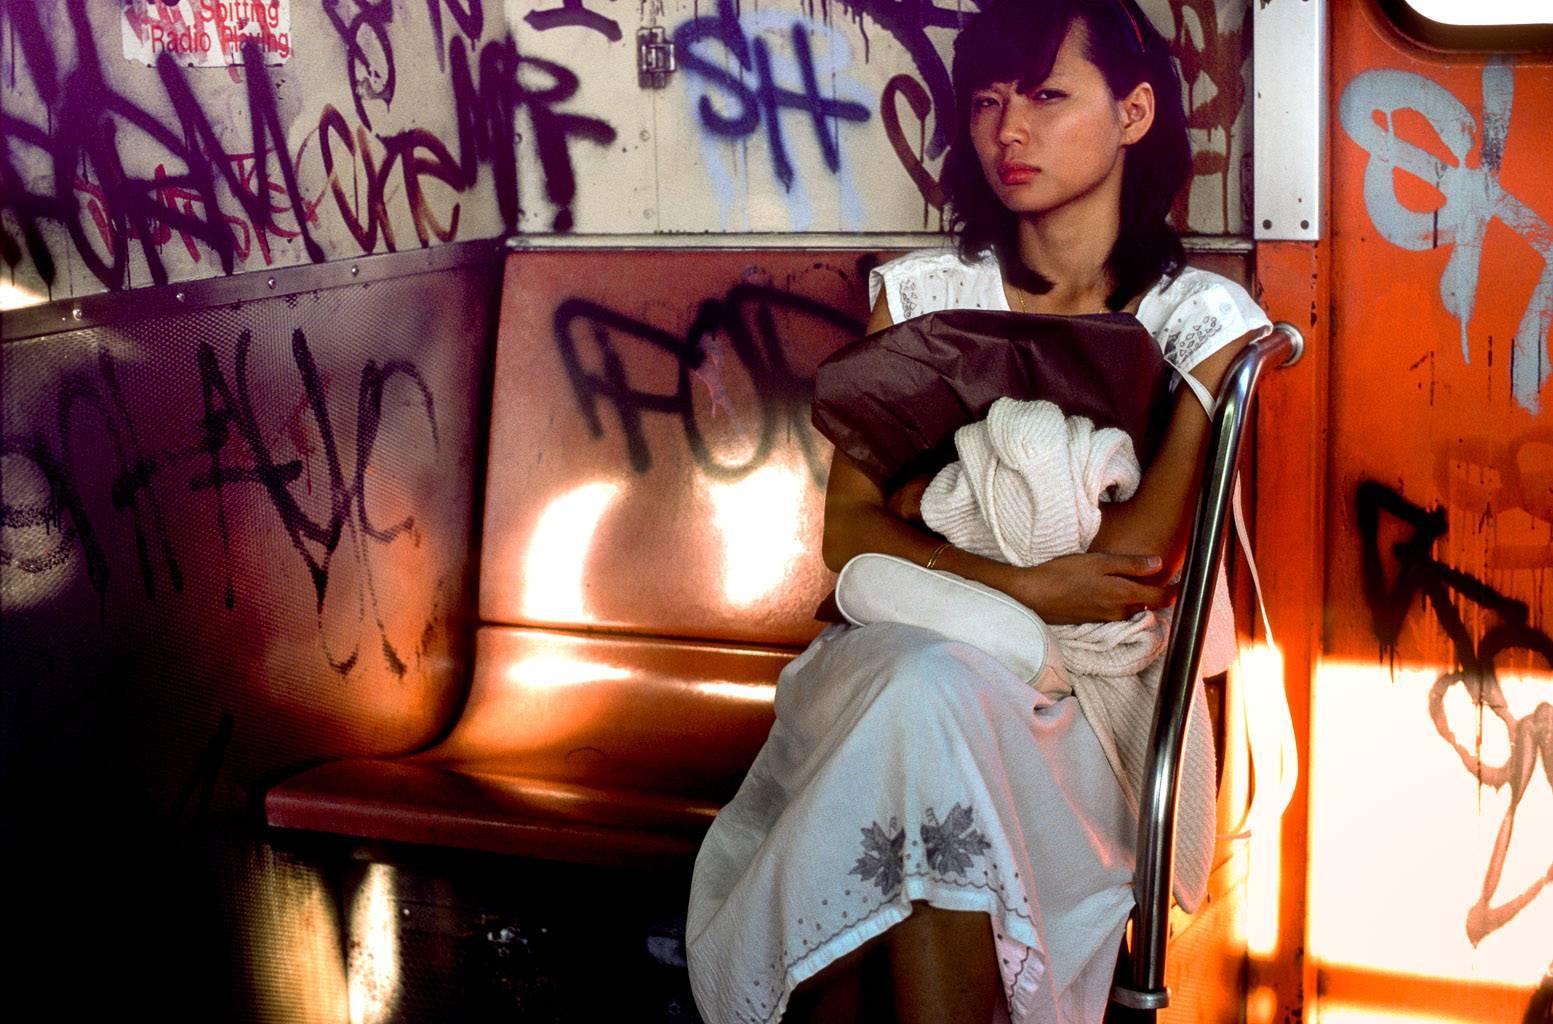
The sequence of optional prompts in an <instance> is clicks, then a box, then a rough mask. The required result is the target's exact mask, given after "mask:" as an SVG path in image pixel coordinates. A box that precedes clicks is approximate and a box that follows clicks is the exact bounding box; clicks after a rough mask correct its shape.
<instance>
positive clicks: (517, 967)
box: [8, 828, 700, 1024]
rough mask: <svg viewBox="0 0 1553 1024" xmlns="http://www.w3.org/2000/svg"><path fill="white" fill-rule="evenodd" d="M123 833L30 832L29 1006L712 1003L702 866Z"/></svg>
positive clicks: (23, 967)
mask: <svg viewBox="0 0 1553 1024" xmlns="http://www.w3.org/2000/svg"><path fill="white" fill-rule="evenodd" d="M110 834H111V833H109V832H103V833H99V835H98V841H97V842H95V843H90V844H80V843H68V844H64V843H58V842H47V843H45V844H43V845H40V846H37V847H34V848H33V849H31V850H30V851H29V850H27V849H25V848H22V847H19V846H18V845H17V844H12V855H13V858H15V859H13V863H12V868H13V873H12V876H11V877H12V880H13V884H16V886H17V889H16V902H15V903H14V904H13V905H12V907H11V910H12V911H13V912H14V913H15V916H12V915H10V914H8V918H9V921H8V923H9V924H12V925H13V926H19V927H16V928H15V930H13V932H12V934H13V936H16V937H18V938H20V940H21V941H20V943H19V946H20V950H19V952H18V953H17V954H13V956H12V957H11V960H12V965H13V969H14V970H15V973H14V974H13V978H14V979H15V982H16V988H14V989H13V992H27V991H29V990H30V991H31V992H32V993H34V994H33V996H32V997H29V998H24V999H19V1001H18V1003H17V1005H33V1006H40V1007H41V1006H50V1005H53V1006H56V1007H58V1008H59V1010H60V1011H62V1012H61V1013H59V1014H51V1016H56V1017H58V1018H59V1019H68V1020H92V1019H98V1018H100V1017H106V1016H113V1017H120V1016H122V1015H124V1014H125V1013H126V1011H128V1012H130V1013H135V1014H137V1015H138V1014H144V1015H146V1016H148V1017H149V1018H150V1019H153V1020H157V1021H177V1020H199V1021H211V1022H215V1021H238V1022H276V1024H301V1022H308V1024H312V1022H319V1024H335V1022H338V1024H346V1022H349V1024H374V1022H376V1024H386V1022H390V1021H392V1022H396V1024H397V1022H404V1024H410V1022H423V1021H424V1022H437V1024H462V1022H483V1021H503V1022H511V1021H523V1022H540V1024H549V1022H571V1021H599V1020H621V1021H624V1020H629V1021H633V1022H634V1021H642V1022H699V1021H700V1017H699V1015H698V1014H697V1013H696V1010H695V1005H694V1002H693V1000H692V998H691V995H690V987H689V979H688V976H687V975H686V971H685V966H684V945H683V933H684V911H685V905H684V901H685V893H686V891H687V887H688V877H687V874H686V873H680V874H678V875H677V876H672V877H671V876H665V875H663V874H643V873H634V872H626V871H605V870H601V869H581V868H576V867H570V866H566V865H556V864H549V863H541V862H535V861H522V860H517V859H514V858H510V857H498V856H493V855H486V854H477V853H467V852H462V851H450V850H441V849H435V850H431V849H420V848H407V847H393V846H386V847H385V846H379V845H373V844H367V843H359V842H351V841H349V840H342V839H338V838H330V837H318V836H311V835H278V834H275V833H272V832H265V833H263V834H262V835H261V834H258V832H257V830H252V829H233V830H231V831H226V832H221V831H215V830H210V829H205V828H202V829H199V830H198V831H196V830H188V831H182V832H178V831H174V832H168V833H166V834H164V835H162V836H160V837H159V838H156V839H149V838H148V837H147V836H145V835H144V834H143V833H142V834H140V835H136V834H135V833H133V832H126V833H124V834H123V836H122V838H121V839H116V840H112V841H109V840H108V839H107V838H106V837H107V836H108V835H110ZM51 838H52V839H59V838H61V837H60V836H58V835H55V836H53V837H51ZM29 861H30V862H31V863H28V862H29ZM687 870H688V869H687ZM19 880H20V881H19Z"/></svg>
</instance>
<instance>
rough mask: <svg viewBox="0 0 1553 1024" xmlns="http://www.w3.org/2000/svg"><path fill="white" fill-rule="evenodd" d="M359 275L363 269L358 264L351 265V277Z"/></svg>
mask: <svg viewBox="0 0 1553 1024" xmlns="http://www.w3.org/2000/svg"><path fill="white" fill-rule="evenodd" d="M359 273H361V268H360V267H358V266H356V264H354V263H352V264H351V277H355V276H356V275H357V274H359Z"/></svg>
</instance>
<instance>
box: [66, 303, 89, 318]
mask: <svg viewBox="0 0 1553 1024" xmlns="http://www.w3.org/2000/svg"><path fill="white" fill-rule="evenodd" d="M85 317H86V313H85V311H83V310H82V309H81V307H80V306H76V307H74V308H72V309H71V310H70V319H72V320H82V319H85Z"/></svg>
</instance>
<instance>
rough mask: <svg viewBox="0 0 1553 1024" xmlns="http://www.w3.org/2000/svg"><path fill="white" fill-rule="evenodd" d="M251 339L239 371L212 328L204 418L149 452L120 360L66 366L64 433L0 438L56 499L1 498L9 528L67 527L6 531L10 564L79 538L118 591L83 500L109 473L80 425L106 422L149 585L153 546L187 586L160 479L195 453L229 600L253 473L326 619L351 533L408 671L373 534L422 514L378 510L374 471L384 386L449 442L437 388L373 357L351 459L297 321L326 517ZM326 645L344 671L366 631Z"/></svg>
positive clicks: (148, 591) (201, 371)
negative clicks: (11, 543) (390, 516)
mask: <svg viewBox="0 0 1553 1024" xmlns="http://www.w3.org/2000/svg"><path fill="white" fill-rule="evenodd" d="M252 348H253V338H252V335H251V334H250V333H249V332H248V331H246V330H245V331H243V332H242V333H241V334H240V335H239V336H238V339H237V345H236V352H235V355H234V360H233V368H232V372H231V375H230V376H228V374H227V373H226V372H225V371H224V370H223V369H222V367H221V365H220V360H219V359H218V357H217V355H216V351H215V349H214V347H213V346H211V345H210V344H209V343H208V342H202V343H201V344H200V345H199V347H198V349H197V350H196V356H195V362H196V369H197V374H198V379H199V387H200V390H201V394H202V396H203V408H204V412H203V415H202V416H201V418H200V419H199V421H198V422H197V423H196V424H195V431H196V435H197V441H196V442H195V443H194V444H192V445H190V446H189V447H187V448H185V449H181V450H179V449H167V450H161V451H157V452H147V451H145V450H143V449H142V447H141V445H140V441H139V436H138V433H137V430H136V428H135V420H134V417H133V416H132V415H131V412H130V409H129V406H128V404H127V403H126V402H125V400H124V395H123V393H122V388H121V386H120V382H119V376H118V370H117V368H116V365H115V363H114V361H113V359H112V357H111V356H110V355H109V354H108V353H107V351H106V350H104V351H103V352H102V353H101V354H100V355H99V358H98V372H99V375H100V378H101V381H102V385H103V386H102V387H101V388H99V387H98V386H97V384H96V383H95V382H94V381H92V380H90V379H88V378H87V377H86V376H85V375H75V376H71V377H67V378H65V379H64V380H62V381H61V382H60V387H59V397H58V401H57V415H56V426H57V431H58V440H57V447H56V445H52V444H50V443H49V440H48V439H47V438H46V437H45V436H44V434H43V433H42V432H41V431H38V430H35V431H34V432H32V433H31V434H26V435H17V436H7V437H5V438H4V439H3V440H0V459H3V458H15V459H18V460H22V462H24V463H30V464H31V465H32V467H33V468H34V469H35V470H36V472H37V473H38V474H39V475H40V476H41V479H42V482H43V484H44V485H45V486H46V488H47V491H48V494H49V499H48V502H47V504H46V505H42V506H40V505H38V504H36V503H34V504H9V503H8V504H6V505H5V507H4V509H3V510H0V511H3V523H4V526H5V527H6V528H7V529H9V530H37V529H43V530H52V531H54V533H55V536H56V538H57V540H56V541H55V542H54V544H53V545H52V547H50V548H49V549H48V551H47V552H46V553H44V554H42V555H32V556H29V557H21V556H19V555H17V554H16V552H14V551H13V550H11V549H9V548H7V547H5V546H3V545H0V565H6V566H14V567H15V568H17V569H18V570H20V571H22V572H24V573H29V574H36V573H44V572H48V571H51V570H53V569H55V568H57V567H58V566H59V565H61V564H63V563H65V562H69V561H71V560H73V558H74V557H75V555H74V551H73V549H74V548H77V547H78V548H79V549H80V551H81V555H82V557H83V558H84V560H85V563H86V574H87V579H88V581H89V582H90V584H91V586H92V588H93V589H94V590H95V591H96V593H97V596H98V601H99V609H100V614H103V615H105V614H106V599H107V594H108V591H109V588H110V585H111V582H112V574H111V568H110V566H111V563H110V559H109V557H108V552H107V550H106V549H105V546H104V544H103V542H102V539H101V531H100V530H99V529H98V527H97V525H96V524H95V523H94V522H93V519H92V516H91V514H90V513H89V512H88V510H87V502H86V500H84V496H85V494H86V493H87V492H88V489H90V490H91V492H92V493H96V488H97V487H99V486H101V485H100V483H99V482H98V480H96V479H93V478H92V477H91V475H90V474H91V471H92V469H93V468H95V467H88V466H84V465H81V464H79V463H78V459H77V435H78V433H79V432H81V431H83V430H84V429H85V428H86V427H87V426H88V425H90V426H92V427H94V428H96V429H99V430H101V431H102V432H103V433H105V434H106V435H107V437H108V439H109V441H110V442H111V444H109V445H108V446H106V447H104V446H103V445H101V444H97V445H95V446H93V448H92V451H93V452H94V453H96V454H97V455H98V457H99V458H101V457H102V453H107V454H108V455H110V456H111V462H110V472H111V474H112V475H111V479H110V480H109V481H108V484H107V490H108V492H109V495H110V505H111V508H112V509H113V510H114V512H115V513H117V514H120V515H127V516H128V517H129V522H130V525H131V527H132V529H133V533H134V538H135V550H136V555H137V559H138V563H139V567H140V577H141V587H142V589H143V591H144V593H145V595H146V596H147V597H148V598H155V597H156V596H157V593H158V582H157V581H158V577H159V574H158V572H157V558H156V557H153V556H154V555H155V556H159V557H160V561H161V564H162V565H163V566H164V569H163V572H165V574H166V577H167V579H168V582H169V585H170V586H171V588H172V589H173V590H174V591H182V590H183V589H184V581H185V575H186V570H185V568H184V567H183V565H182V563H181V562H180V560H179V558H178V555H177V554H176V552H175V551H174V548H173V545H172V542H171V539H170V531H169V529H168V525H167V522H168V517H167V516H166V515H164V512H163V508H162V505H161V503H160V501H159V499H158V497H157V494H156V491H155V489H154V488H153V484H154V483H156V482H157V481H158V479H159V478H162V477H163V476H165V475H167V474H169V473H171V472H172V471H173V470H174V468H175V467H176V466H178V465H180V464H183V463H185V462H189V461H196V460H197V461H199V462H201V463H203V464H204V465H205V466H206V468H205V470H204V471H202V472H198V473H195V474H194V475H193V476H192V477H189V478H187V479H186V480H180V481H179V483H180V484H181V485H182V486H183V488H184V493H189V492H195V493H198V492H210V491H213V492H214V498H215V513H216V523H217V532H218V534H219V537H220V541H221V550H222V552H223V555H224V557H225V559H226V564H225V566H224V571H225V591H224V602H225V605H226V607H227V608H228V609H233V608H235V607H236V604H237V591H236V584H235V581H234V574H233V568H232V560H233V547H232V545H233V537H232V536H231V531H230V528H229V520H228V516H227V502H228V500H229V498H230V497H231V491H232V490H233V489H234V488H236V487H239V486H254V487H258V488H259V490H260V493H262V495H263V496H264V498H265V499H266V500H267V501H268V504H269V507H270V508H271V509H272V510H273V512H274V514H275V515H276V517H277V518H278V519H279V520H280V524H281V526H282V528H283V529H284V530H285V532H286V535H287V537H288V539H289V540H290V542H291V546H292V548H293V550H294V551H295V552H296V554H297V556H298V557H299V558H300V559H301V560H302V562H303V564H304V565H305V566H306V567H307V571H308V575H309V578H310V580H311V582H312V587H313V595H314V598H315V610H316V614H317V617H318V623H319V628H320V633H321V634H322V628H323V622H324V609H325V601H326V599H327V598H328V597H329V596H330V587H329V583H330V577H331V566H332V565H333V562H334V558H335V555H336V554H337V553H339V552H340V549H341V546H342V544H343V545H344V553H345V554H346V555H347V557H348V558H349V559H350V560H351V561H352V562H353V563H354V568H355V570H356V571H355V572H354V573H353V574H351V575H354V577H355V578H356V579H357V581H358V582H357V584H356V588H357V592H356V595H355V596H356V601H357V605H358V610H359V612H360V618H361V619H362V620H363V621H364V619H365V616H366V615H367V614H368V613H370V614H371V616H372V618H373V621H374V623H375V625H376V629H377V634H378V640H379V647H380V648H381V652H382V655H383V659H384V661H385V662H386V663H387V665H388V667H389V669H390V670H391V671H392V672H394V674H396V675H399V676H403V675H404V674H405V673H406V671H407V668H406V665H405V662H404V660H403V658H402V657H401V656H400V653H399V650H398V648H397V647H396V646H395V645H394V643H393V642H392V641H391V639H390V637H389V632H388V627H387V625H386V624H385V622H384V618H383V614H382V610H381V609H380V608H379V604H378V595H377V587H376V584H375V581H374V577H373V566H372V558H371V556H370V554H371V548H372V547H373V546H383V545H388V544H392V543H393V542H394V541H395V540H396V539H398V538H399V537H400V536H402V535H406V534H413V531H414V530H415V517H414V516H413V515H405V516H404V517H402V518H400V519H399V520H398V521H396V522H392V523H383V522H380V521H379V520H378V518H377V517H375V516H374V515H373V514H372V510H371V502H370V500H369V494H368V487H367V480H368V478H369V474H370V471H371V466H372V461H373V457H374V455H375V453H376V451H377V447H378V441H379V436H380V434H381V431H382V418H383V402H384V397H385V395H386V394H387V393H388V392H389V390H390V388H392V387H408V388H410V389H411V393H412V394H413V395H414V396H415V397H416V398H417V399H418V404H419V406H420V408H421V410H422V411H423V412H424V415H425V418H426V429H427V432H428V434H429V436H430V439H431V442H432V449H433V450H435V449H436V448H437V447H438V446H439V445H440V436H439V433H438V429H437V417H436V407H435V404H434V402H433V399H432V394H431V391H430V388H429V387H428V386H427V384H426V381H425V379H424V378H423V377H422V375H421V373H420V371H419V370H418V369H417V368H416V366H415V365H414V364H413V363H410V362H408V361H405V360H390V361H387V362H384V363H381V364H380V363H378V362H377V361H375V360H369V361H368V362H367V363H366V365H365V366H364V367H363V368H362V371H361V378H360V382H359V384H358V387H357V397H356V422H355V451H354V460H353V462H352V463H351V465H350V468H349V470H347V468H346V465H345V463H344V460H343V459H342V456H341V452H340V450H339V446H338V444H337V442H336V435H335V429H334V425H333V422H332V421H331V419H330V416H329V413H328V409H327V407H326V403H325V383H324V381H323V379H322V377H321V376H320V374H319V371H318V367H317V364H316V363H315V361H314V359H313V355H312V351H311V349H310V347H309V345H308V341H307V337H306V335H305V334H304V333H303V332H302V331H301V330H295V331H293V332H292V336H291V357H292V361H293V362H294V364H295V365H296V368H297V372H298V375H299V377H300V383H301V390H302V402H301V406H302V407H303V408H304V409H305V410H306V413H307V415H309V416H310V417H311V420H312V425H313V428H314V429H315V430H316V432H317V434H318V437H319V439H320V442H319V443H320V448H321V450H322V455H323V461H324V468H325V470H326V473H327V478H328V479H327V484H328V513H327V515H326V516H323V517H314V516H312V515H309V514H308V512H307V511H306V510H304V508H303V506H302V503H301V502H300V501H299V499H298V497H297V494H296V493H295V491H294V490H293V488H294V486H295V485H296V484H297V483H298V481H299V480H300V479H301V478H302V475H303V464H302V461H301V460H300V459H287V460H281V459H277V458H276V456H275V455H274V454H273V453H272V451H271V443H270V442H268V441H266V439H265V438H264V436H263V435H262V433H261V431H260V428H259V422H258V418H257V417H256V415H255V412H254V401H253V392H252V387H251V384H250V379H249V362H250V355H251V352H252ZM104 391H106V394H104ZM88 417H89V418H88ZM18 468H19V467H18ZM335 589H336V590H338V589H339V588H338V587H336V588H335ZM325 654H326V656H327V658H328V660H329V663H330V665H331V666H332V667H333V668H334V669H335V671H337V672H339V673H340V674H341V675H346V674H348V673H349V672H350V671H351V669H352V668H353V667H354V666H355V664H356V662H357V660H358V658H359V656H360V641H359V638H358V639H357V640H356V641H355V642H354V644H353V646H352V648H351V649H350V650H349V651H347V652H345V653H344V654H339V655H337V654H336V653H334V652H332V651H330V650H329V649H328V645H327V641H326V642H325Z"/></svg>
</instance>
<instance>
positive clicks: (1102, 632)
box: [922, 398, 1215, 911]
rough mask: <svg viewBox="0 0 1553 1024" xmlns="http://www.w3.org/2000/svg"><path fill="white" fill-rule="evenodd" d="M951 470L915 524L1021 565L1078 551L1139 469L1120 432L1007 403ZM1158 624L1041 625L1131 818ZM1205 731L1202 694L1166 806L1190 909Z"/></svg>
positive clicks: (1194, 895)
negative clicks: (1171, 808) (1172, 806)
mask: <svg viewBox="0 0 1553 1024" xmlns="http://www.w3.org/2000/svg"><path fill="white" fill-rule="evenodd" d="M954 440H955V448H956V450H957V451H958V453H959V455H960V461H959V462H955V463H951V464H950V465H948V466H946V467H944V469H943V470H942V471H941V472H940V473H939V474H938V475H937V476H936V477H934V478H933V482H932V483H931V484H929V485H928V488H927V491H926V493H925V494H924V495H923V497H922V517H923V520H924V521H925V522H926V523H927V525H928V526H929V527H931V528H932V529H933V530H934V531H936V532H937V533H939V534H940V535H941V536H943V537H944V538H945V539H946V540H948V541H950V542H951V543H953V544H954V545H955V546H956V547H959V548H962V549H964V550H966V551H970V552H973V553H975V554H979V555H983V556H985V557H988V558H995V559H997V560H999V561H1002V562H1006V563H1008V564H1010V565H1019V566H1032V565H1039V564H1040V563H1042V562H1045V561H1049V560H1050V559H1053V558H1057V557H1059V556H1062V555H1070V554H1076V553H1078V552H1082V551H1086V550H1088V548H1089V544H1090V542H1091V541H1093V540H1094V536H1095V533H1096V532H1097V531H1098V530H1099V528H1100V502H1101V501H1124V500H1126V499H1127V498H1129V497H1131V495H1132V494H1133V492H1134V491H1135V490H1136V489H1137V487H1138V483H1139V479H1140V476H1141V474H1140V471H1139V468H1138V460H1137V457H1136V455H1135V454H1134V453H1133V448H1132V441H1131V439H1130V438H1129V437H1128V436H1127V434H1126V433H1125V432H1123V431H1121V430H1118V429H1115V428H1109V427H1108V428H1102V429H1098V430H1097V429H1096V428H1095V426H1094V424H1093V423H1092V422H1091V421H1090V420H1088V419H1086V418H1084V417H1082V416H1071V417H1070V416H1064V415H1063V413H1062V410H1061V409H1059V408H1058V407H1057V406H1056V405H1053V404H1052V403H1051V402H1023V401H1018V400H1016V399H1011V398H1003V399H999V400H998V401H997V402H995V403H993V405H992V408H991V409H990V410H989V411H988V414H987V418H986V419H985V420H983V421H981V422H979V423H972V424H969V425H967V426H964V427H961V428H960V429H959V430H958V431H957V432H956V433H955V439H954ZM1167 627H1168V616H1167V615H1162V614H1155V613H1154V612H1148V611H1145V612H1141V613H1139V614H1138V615H1135V616H1133V617H1132V618H1131V619H1128V620H1126V621H1124V622H1101V623H1086V624H1081V625H1073V626H1049V628H1050V630H1051V632H1052V634H1053V637H1054V639H1055V640H1056V641H1057V643H1058V645H1059V646H1060V647H1061V650H1062V657H1063V663H1064V665H1065V667H1066V669H1067V672H1068V673H1069V675H1070V677H1071V680H1070V681H1071V683H1072V686H1073V691H1074V694H1075V695H1076V696H1077V697H1078V700H1079V706H1080V707H1081V708H1082V709H1083V711H1084V716H1085V717H1086V718H1087V719H1088V721H1089V724H1090V727H1091V728H1092V729H1093V730H1094V732H1095V735H1096V736H1097V737H1098V738H1099V740H1100V745H1101V747H1102V749H1104V751H1105V755H1106V760H1107V761H1108V762H1109V763H1110V765H1111V768H1112V770H1113V771H1114V772H1115V773H1116V777H1117V781H1118V782H1119V783H1120V784H1121V788H1122V792H1123V794H1124V795H1125V796H1126V798H1127V802H1128V804H1129V805H1130V806H1131V807H1132V808H1133V810H1134V812H1136V811H1137V809H1138V806H1139V802H1140V800H1141V794H1142V789H1143V772H1144V768H1145V762H1146V760H1147V756H1148V741H1149V733H1150V730H1151V728H1152V726H1153V721H1154V706H1155V702H1156V699H1157V695H1158V692H1159V679H1160V673H1161V671H1162V670H1163V664H1162V661H1163V659H1161V658H1160V654H1161V653H1162V652H1163V651H1164V648H1165V638H1166V633H1167ZM1214 791H1215V782H1214V753H1213V733H1212V730H1211V728H1210V726H1209V720H1208V715H1207V702H1206V701H1205V699H1204V697H1203V693H1202V686H1201V684H1200V683H1199V685H1198V686H1197V687H1196V690H1195V691H1194V693H1193V696H1192V708H1191V714H1190V716H1189V718H1188V720H1187V733H1186V751H1185V759H1184V761H1183V763H1182V771H1181V789H1180V798H1179V800H1178V803H1177V808H1176V855H1175V887H1174V888H1175V896H1176V900H1177V901H1178V902H1179V903H1180V904H1181V906H1182V907H1184V908H1185V909H1186V910H1188V911H1191V910H1194V909H1195V908H1196V906H1197V904H1198V903H1199V902H1200V901H1201V899H1202V897H1203V895H1204V894H1205V893H1206V891H1207V884H1208V872H1209V870H1210V868H1211V866H1212V858H1213V842H1214V826H1215V813H1214V812H1215V807H1214V804H1215V799H1214V797H1215V793H1214Z"/></svg>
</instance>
